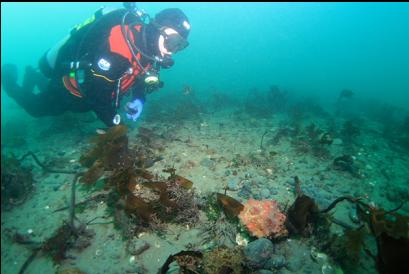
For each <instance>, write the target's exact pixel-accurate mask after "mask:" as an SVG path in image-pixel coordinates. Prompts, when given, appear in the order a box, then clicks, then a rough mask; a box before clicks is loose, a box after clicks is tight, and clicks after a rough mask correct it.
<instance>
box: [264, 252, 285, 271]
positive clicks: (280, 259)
mask: <svg viewBox="0 0 409 274" xmlns="http://www.w3.org/2000/svg"><path fill="white" fill-rule="evenodd" d="M286 263H287V262H286V260H285V257H284V256H283V255H274V257H273V258H271V259H269V260H268V261H267V263H266V264H265V268H269V269H271V268H274V269H280V268H282V267H284V266H285V265H286Z"/></svg>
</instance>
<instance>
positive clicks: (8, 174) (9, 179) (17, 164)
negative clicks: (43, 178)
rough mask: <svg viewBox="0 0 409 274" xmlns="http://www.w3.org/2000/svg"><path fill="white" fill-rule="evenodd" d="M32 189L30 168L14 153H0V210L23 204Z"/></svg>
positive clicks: (32, 180) (32, 181)
mask: <svg viewBox="0 0 409 274" xmlns="http://www.w3.org/2000/svg"><path fill="white" fill-rule="evenodd" d="M33 189H34V179H33V175H32V173H31V169H29V168H26V167H23V166H22V164H21V160H18V159H17V158H16V157H15V156H14V155H10V156H6V155H3V154H2V155H1V210H10V209H11V208H13V207H14V206H18V205H21V204H23V203H24V202H25V201H26V200H27V198H28V197H29V196H30V194H31V193H32V192H33Z"/></svg>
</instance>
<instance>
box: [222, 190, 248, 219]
mask: <svg viewBox="0 0 409 274" xmlns="http://www.w3.org/2000/svg"><path fill="white" fill-rule="evenodd" d="M217 202H218V203H219V204H220V205H221V206H222V208H223V211H224V214H226V216H227V217H229V218H235V217H237V216H238V215H239V214H240V212H241V211H242V210H243V208H244V206H243V204H242V203H240V202H239V201H237V200H236V199H233V198H232V197H230V196H227V195H224V194H221V193H217Z"/></svg>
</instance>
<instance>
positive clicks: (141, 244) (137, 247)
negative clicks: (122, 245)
mask: <svg viewBox="0 0 409 274" xmlns="http://www.w3.org/2000/svg"><path fill="white" fill-rule="evenodd" d="M148 248H149V244H148V242H146V241H143V240H139V239H134V240H131V241H129V244H128V248H127V249H128V252H129V254H131V255H139V254H141V253H142V252H144V251H145V250H147V249H148Z"/></svg>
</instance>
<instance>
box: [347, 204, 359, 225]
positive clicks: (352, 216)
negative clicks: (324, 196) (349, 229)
mask: <svg viewBox="0 0 409 274" xmlns="http://www.w3.org/2000/svg"><path fill="white" fill-rule="evenodd" d="M348 216H349V219H350V220H351V221H352V222H353V223H355V224H358V223H359V222H360V221H359V218H358V215H357V214H356V209H355V208H351V209H350V210H349V213H348Z"/></svg>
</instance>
